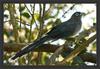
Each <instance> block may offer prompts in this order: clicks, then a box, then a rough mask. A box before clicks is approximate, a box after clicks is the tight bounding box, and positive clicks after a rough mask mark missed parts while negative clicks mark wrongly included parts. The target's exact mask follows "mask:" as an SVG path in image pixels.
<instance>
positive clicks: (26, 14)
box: [22, 12, 30, 18]
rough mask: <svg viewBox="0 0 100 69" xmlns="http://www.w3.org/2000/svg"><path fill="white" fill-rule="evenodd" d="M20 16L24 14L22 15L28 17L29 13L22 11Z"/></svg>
mask: <svg viewBox="0 0 100 69" xmlns="http://www.w3.org/2000/svg"><path fill="white" fill-rule="evenodd" d="M22 16H24V17H26V18H29V17H30V15H29V13H27V12H23V13H22Z"/></svg>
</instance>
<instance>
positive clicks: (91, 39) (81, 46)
mask: <svg viewBox="0 0 100 69" xmlns="http://www.w3.org/2000/svg"><path fill="white" fill-rule="evenodd" d="M95 39H96V34H95V35H94V36H93V37H91V38H90V39H88V40H87V41H85V42H84V43H82V44H81V45H80V46H79V47H78V48H76V49H75V50H74V51H72V52H71V53H70V54H69V55H68V56H66V57H65V59H64V60H62V61H61V62H60V63H58V64H65V63H66V62H69V61H70V60H72V59H73V58H74V57H76V56H77V55H78V54H79V53H80V52H81V51H83V50H84V49H85V48H86V47H87V46H88V45H89V44H90V43H91V42H92V41H94V40H95Z"/></svg>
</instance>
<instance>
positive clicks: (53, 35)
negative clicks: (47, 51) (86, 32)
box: [12, 12, 82, 60]
mask: <svg viewBox="0 0 100 69" xmlns="http://www.w3.org/2000/svg"><path fill="white" fill-rule="evenodd" d="M81 16H82V13H81V12H75V13H74V14H73V15H72V17H71V18H70V19H69V20H68V21H65V22H63V23H61V24H59V25H57V26H55V27H54V28H53V29H52V30H51V31H50V32H48V33H47V34H46V36H44V37H42V38H40V39H38V40H36V41H34V42H33V43H31V44H30V45H28V46H26V47H25V48H23V49H22V50H21V51H19V52H17V53H16V54H15V55H14V56H13V57H12V59H13V60H14V59H16V58H17V57H20V56H22V55H24V54H26V53H28V52H30V51H34V48H37V47H39V46H41V45H42V44H43V43H44V42H46V41H48V40H52V39H55V40H57V39H60V38H62V39H64V38H67V37H70V36H72V35H75V34H76V33H77V32H78V31H79V30H80V29H81V24H82V22H81Z"/></svg>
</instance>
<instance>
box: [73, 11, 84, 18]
mask: <svg viewBox="0 0 100 69" xmlns="http://www.w3.org/2000/svg"><path fill="white" fill-rule="evenodd" d="M84 15H85V13H83V12H75V13H74V14H73V15H72V18H75V19H76V18H81V17H82V16H84Z"/></svg>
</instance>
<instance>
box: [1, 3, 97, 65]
mask: <svg viewBox="0 0 100 69" xmlns="http://www.w3.org/2000/svg"><path fill="white" fill-rule="evenodd" d="M3 7H4V23H3V26H4V27H3V31H4V33H3V38H4V57H3V60H4V61H3V63H4V64H5V65H47V64H51V65H56V63H58V62H60V61H62V60H63V59H64V58H65V56H67V55H68V54H70V53H71V52H72V50H74V49H76V48H77V47H78V46H79V43H80V42H79V43H78V41H76V42H75V41H73V40H71V39H70V40H68V41H69V43H70V45H69V46H68V47H69V48H68V49H69V50H67V53H66V51H63V52H62V53H60V54H58V55H57V56H56V57H52V56H53V55H54V54H55V51H57V50H58V49H57V48H59V47H60V46H62V45H64V44H65V43H66V41H65V40H62V39H59V40H57V41H48V42H46V43H44V45H45V46H44V47H43V48H39V49H36V50H35V52H30V53H28V54H26V55H24V56H23V57H20V58H18V59H16V60H14V61H12V60H10V58H11V56H13V55H14V54H15V53H16V52H18V51H19V50H21V48H23V47H24V46H26V45H28V44H29V43H31V42H33V41H34V40H36V39H39V38H41V37H42V36H44V35H45V34H46V33H47V32H49V31H50V30H51V29H52V28H53V27H54V26H56V25H58V24H60V23H61V22H64V21H67V20H68V19H70V17H71V15H72V14H73V13H74V12H77V11H80V12H84V13H86V14H85V15H84V16H83V17H82V28H81V30H80V31H79V33H78V34H77V35H79V36H81V37H80V40H79V41H81V43H83V41H86V40H88V39H89V38H92V36H93V35H94V34H95V33H96V30H95V29H94V26H96V4H95V3H93V4H92V3H91V4H88V3H87V4H84V3H81V4H74V3H68V4H67V3H64V4H42V3H41V4H38V3H33V4H32V3H31V4H29V3H28V4H26V3H25V4H24V3H23V4H22V3H21V4H18V3H16V4H15V3H11V4H7V3H5V4H4V5H3ZM87 30H88V32H86V33H85V34H80V33H81V32H85V31H87ZM77 35H76V36H77ZM74 39H75V40H76V37H74ZM66 40H67V39H66ZM49 47H50V48H49ZM70 49H71V50H70ZM58 51H59V50H58ZM68 52H69V53H68ZM96 54H97V53H96V39H95V40H94V41H92V42H91V43H89V45H88V46H87V47H86V49H85V50H83V51H82V52H81V53H80V55H78V56H77V57H75V58H73V59H72V60H71V61H70V62H68V63H66V64H65V65H69V66H73V65H75V66H80V65H96ZM53 59H54V62H52V63H49V61H50V60H52V61H53Z"/></svg>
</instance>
